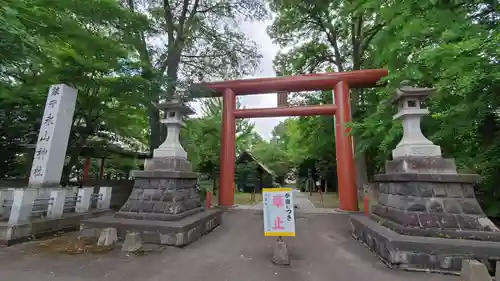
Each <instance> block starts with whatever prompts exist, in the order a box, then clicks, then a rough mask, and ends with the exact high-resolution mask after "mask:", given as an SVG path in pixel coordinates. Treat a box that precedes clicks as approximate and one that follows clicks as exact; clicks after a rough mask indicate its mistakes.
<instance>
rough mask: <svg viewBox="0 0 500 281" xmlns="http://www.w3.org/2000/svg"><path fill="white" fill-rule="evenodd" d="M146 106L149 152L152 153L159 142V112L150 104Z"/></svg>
mask: <svg viewBox="0 0 500 281" xmlns="http://www.w3.org/2000/svg"><path fill="white" fill-rule="evenodd" d="M147 108H148V119H149V120H148V122H149V129H150V130H151V132H150V133H149V153H150V154H151V155H153V150H154V149H156V148H158V147H159V146H160V144H161V137H160V135H161V132H160V126H161V123H160V114H159V112H158V109H157V108H156V107H154V106H153V105H152V104H149V105H147Z"/></svg>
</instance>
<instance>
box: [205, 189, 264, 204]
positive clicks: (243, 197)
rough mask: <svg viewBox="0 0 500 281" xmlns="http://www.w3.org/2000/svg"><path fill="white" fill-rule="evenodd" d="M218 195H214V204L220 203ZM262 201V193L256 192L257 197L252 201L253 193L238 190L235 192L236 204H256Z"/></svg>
mask: <svg viewBox="0 0 500 281" xmlns="http://www.w3.org/2000/svg"><path fill="white" fill-rule="evenodd" d="M218 199H219V198H218V196H212V205H217V204H218ZM260 201H262V194H260V193H256V194H255V199H254V201H252V194H251V193H240V192H237V193H235V194H234V204H235V205H254V204H257V203H259V202H260Z"/></svg>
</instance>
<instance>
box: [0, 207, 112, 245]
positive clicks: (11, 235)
mask: <svg viewBox="0 0 500 281" xmlns="http://www.w3.org/2000/svg"><path fill="white" fill-rule="evenodd" d="M110 212H111V210H94V211H90V212H86V213H69V214H64V215H63V216H62V217H61V218H57V219H49V218H45V219H32V220H31V221H30V222H29V223H25V224H18V225H9V224H8V223H7V222H0V245H6V246H8V245H12V244H15V243H20V242H25V241H28V240H29V239H33V238H37V237H43V236H47V235H51V234H54V233H57V232H60V231H74V230H78V228H79V227H80V223H81V221H82V220H85V219H90V218H93V217H97V216H100V215H104V214H106V213H110Z"/></svg>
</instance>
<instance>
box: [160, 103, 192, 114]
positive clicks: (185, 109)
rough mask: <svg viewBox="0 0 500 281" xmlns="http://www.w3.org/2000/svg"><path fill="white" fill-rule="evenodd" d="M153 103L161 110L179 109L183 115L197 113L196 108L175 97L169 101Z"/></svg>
mask: <svg viewBox="0 0 500 281" xmlns="http://www.w3.org/2000/svg"><path fill="white" fill-rule="evenodd" d="M153 105H154V106H155V107H156V108H157V109H159V110H164V111H178V112H180V113H181V114H183V115H190V114H193V113H195V112H194V110H193V109H191V107H189V106H188V105H186V104H185V103H183V102H181V101H180V100H177V99H173V100H171V101H169V102H164V103H153Z"/></svg>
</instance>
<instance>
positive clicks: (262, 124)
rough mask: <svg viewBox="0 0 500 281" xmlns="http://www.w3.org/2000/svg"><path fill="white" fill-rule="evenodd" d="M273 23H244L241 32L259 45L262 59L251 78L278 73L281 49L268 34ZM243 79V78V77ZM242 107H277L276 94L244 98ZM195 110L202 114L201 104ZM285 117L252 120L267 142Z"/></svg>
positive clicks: (271, 75) (194, 107) (196, 105)
mask: <svg viewBox="0 0 500 281" xmlns="http://www.w3.org/2000/svg"><path fill="white" fill-rule="evenodd" d="M270 24H271V21H266V22H252V23H242V25H241V30H242V31H243V32H245V33H246V34H247V35H248V36H249V37H250V39H252V40H253V41H255V42H256V43H257V46H258V48H259V51H260V53H261V54H262V56H263V57H262V59H261V61H260V65H259V67H258V68H257V70H256V71H255V73H254V74H253V75H252V76H251V77H255V78H257V77H274V76H276V73H275V72H274V69H273V59H274V57H275V55H276V53H277V52H278V50H279V47H278V46H277V45H275V44H273V42H272V40H271V38H270V37H269V35H268V34H267V32H266V27H267V26H268V25H270ZM242 78H243V77H242ZM244 78H250V77H244ZM240 101H241V103H242V105H243V106H244V107H246V108H262V107H276V103H277V98H276V94H264V95H251V96H242V97H241V99H240ZM193 109H195V110H196V111H197V112H200V107H199V104H193ZM284 119H285V117H279V118H255V119H250V120H251V121H252V122H253V123H254V124H255V129H256V131H257V132H258V133H259V134H260V135H261V136H262V137H263V138H264V139H266V140H269V139H271V132H272V130H273V128H274V126H276V125H277V124H278V123H279V122H280V121H282V120H284Z"/></svg>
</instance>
